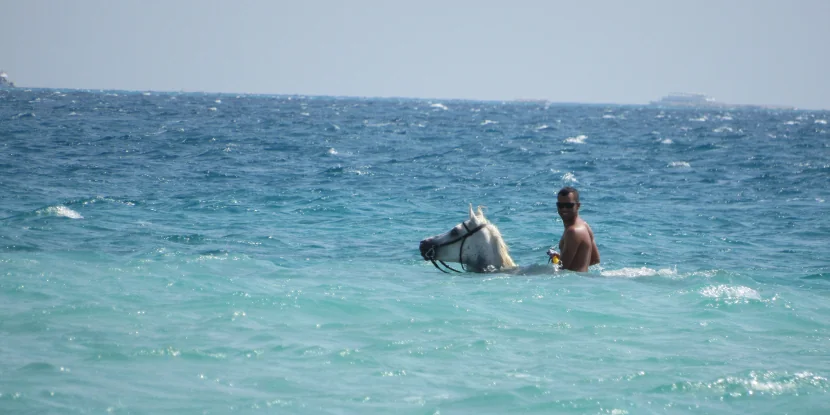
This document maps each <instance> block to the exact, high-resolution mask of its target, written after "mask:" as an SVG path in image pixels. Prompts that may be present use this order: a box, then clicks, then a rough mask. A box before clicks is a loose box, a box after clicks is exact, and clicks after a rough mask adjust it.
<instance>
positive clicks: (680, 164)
mask: <svg viewBox="0 0 830 415" xmlns="http://www.w3.org/2000/svg"><path fill="white" fill-rule="evenodd" d="M668 167H676V168H688V167H692V165H691V164H689V162H688V161H673V162H671V163H669V165H668Z"/></svg>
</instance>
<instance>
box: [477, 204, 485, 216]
mask: <svg viewBox="0 0 830 415" xmlns="http://www.w3.org/2000/svg"><path fill="white" fill-rule="evenodd" d="M476 216H478V217H479V218H480V219H484V212H483V211H482V210H481V206H479V207H478V212H476Z"/></svg>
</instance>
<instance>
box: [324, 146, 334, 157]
mask: <svg viewBox="0 0 830 415" xmlns="http://www.w3.org/2000/svg"><path fill="white" fill-rule="evenodd" d="M326 153H328V154H331V155H332V156H336V155H337V150H335V149H334V147H332V148H330V149H329V150H328V151H326Z"/></svg>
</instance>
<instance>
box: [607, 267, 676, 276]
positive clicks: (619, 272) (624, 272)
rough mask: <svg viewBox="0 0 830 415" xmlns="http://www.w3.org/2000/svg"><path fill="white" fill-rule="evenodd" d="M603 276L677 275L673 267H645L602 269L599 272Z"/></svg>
mask: <svg viewBox="0 0 830 415" xmlns="http://www.w3.org/2000/svg"><path fill="white" fill-rule="evenodd" d="M600 275H602V276H603V277H609V278H642V277H654V276H660V277H673V276H676V275H677V270H675V269H669V268H665V269H651V268H647V267H641V268H622V269H616V270H608V271H606V270H603V271H601V272H600Z"/></svg>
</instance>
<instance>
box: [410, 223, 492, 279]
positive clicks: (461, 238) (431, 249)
mask: <svg viewBox="0 0 830 415" xmlns="http://www.w3.org/2000/svg"><path fill="white" fill-rule="evenodd" d="M461 224H462V225H464V229H466V230H467V233H465V234H464V235H461V236H459V237H457V238H455V239H453V240H450V241H447V242H444V243H441V244H437V245H433V246H431V247H429V251H427V252H426V253H424V258H426V259H428V260H429V261H430V262H432V265H435V268H438V270H439V271H441V272H443V273H445V274H449V272H447V271H445V270H443V269H441V267H439V266H438V264H436V263H435V261H436V259H435V248H441V247H443V246H447V245H452V244H454V243H456V242H458V241H461V247H460V248H458V263H459V264H461V269H463V270H464V271H466V270H467V268H465V267H464V262H462V261H461V256H462V255H463V254H464V242H465V241H466V240H467V238H469V237H471V236H473V234H474V233H476V232H478V231H480V230H482V229H484V228H485V227H487V224H486V223H483V224H481V225H478V226H476V227H475V228H473V229H470V228H468V227H467V222H461ZM437 261H438V262H440V263H441V265H443V266H445V267H447V269H449V270H451V271H455V272H458V273H460V272H461V271H459V270H457V269H455V268H453V267H451V266H449V265H447V263H446V262H444V261H441V260H440V259H438V260H437Z"/></svg>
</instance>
